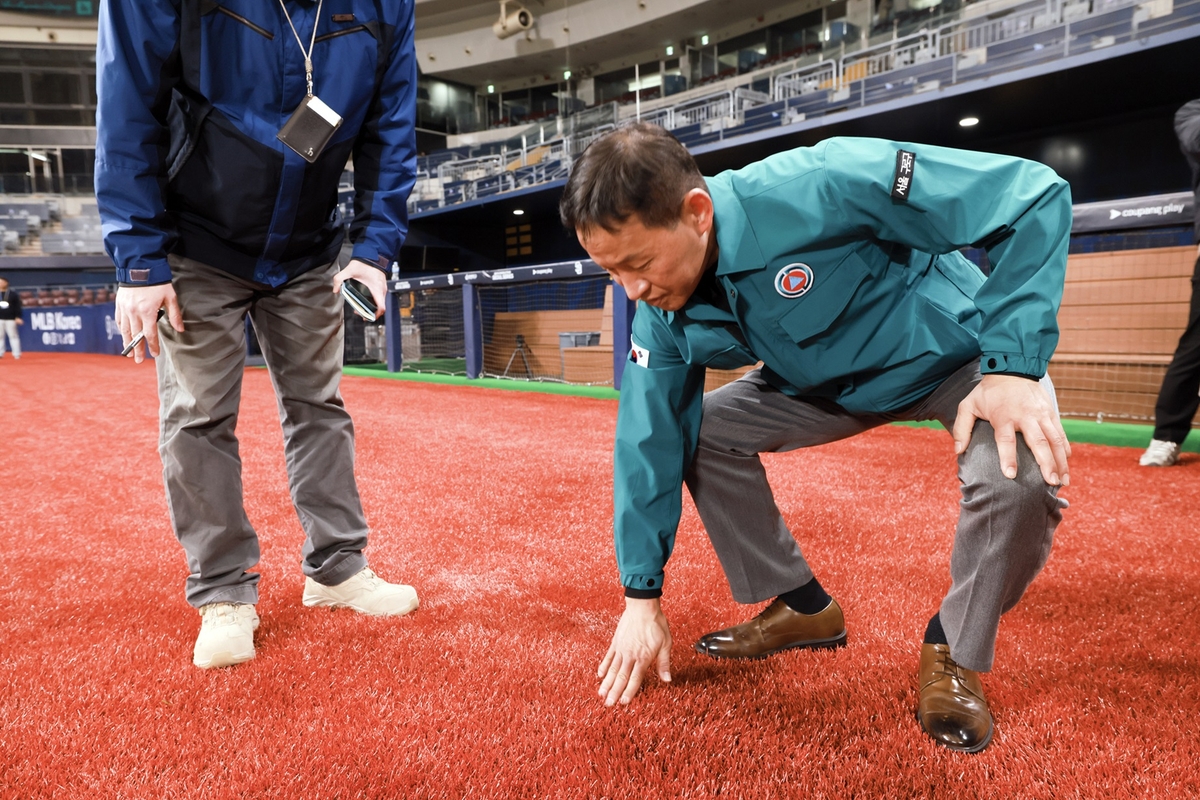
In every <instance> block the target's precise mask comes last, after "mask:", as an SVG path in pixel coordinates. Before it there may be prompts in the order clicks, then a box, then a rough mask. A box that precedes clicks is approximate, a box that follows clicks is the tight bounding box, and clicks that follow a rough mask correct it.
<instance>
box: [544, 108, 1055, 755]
mask: <svg viewBox="0 0 1200 800" xmlns="http://www.w3.org/2000/svg"><path fill="white" fill-rule="evenodd" d="M560 211H561V214H562V218H563V222H564V224H565V225H566V226H567V227H568V228H570V229H573V230H575V231H576V233H577V235H578V236H579V240H580V242H581V243H582V244H583V246H584V247H585V248H586V249H587V250H588V252H589V254H590V255H591V256H592V258H593V259H595V261H596V262H597V263H598V264H600V265H601V266H602V267H604V268H605V269H606V270H608V271H609V273H610V274H611V275H612V276H613V279H614V280H615V281H616V282H617V283H619V284H620V285H621V286H622V287H623V288H624V290H625V292H626V293H627V295H628V296H629V297H630V298H632V299H635V300H640V301H641V302H640V304H639V306H638V313H637V315H636V316H635V319H634V323H633V337H632V338H633V342H632V349H631V353H630V358H629V362H628V366H627V368H626V370H625V373H624V376H623V385H622V388H621V405H620V411H619V415H618V421H617V436H616V447H615V479H614V493H615V513H614V525H615V538H616V551H617V562H618V566H619V568H620V573H621V582H622V584H623V586H624V589H625V597H626V608H625V612H624V614H623V615H622V617H621V620H620V622H619V624H618V626H617V631H616V634H615V635H614V638H613V642H612V646H611V647H610V648H609V651H608V653H607V655H606V656H605V658H604V659H603V661H602V663H601V665H600V670H599V674H598V677H600V678H601V679H602V682H601V686H600V690H599V691H600V695H601V696H602V697H604V698H605V700H606V703H607V704H609V705H612V704H613V703H616V702H617V701H618V700H619V701H620V702H622V703H628V702H629V701H630V700H631V699H632V698H633V696H634V695H635V694H636V693H637V692H638V690H639V688H640V686H641V683H642V681H643V679H644V677H645V674H646V673H647V672H648V671H649V670H651V669H655V670H656V671H657V673H658V675H659V677H660V678H661V679H662V680H663V681H669V680H670V671H669V653H670V648H671V636H670V632H669V630H668V627H667V621H666V618H665V617H664V616H663V613H662V610H661V607H660V605H659V597H660V596H661V594H662V590H663V582H664V567H665V565H666V563H667V559H668V558H669V557H670V554H671V549H672V547H673V544H674V538H675V532H676V528H677V526H678V523H679V516H680V506H681V498H682V485H683V484H684V482H686V483H687V485H688V488H689V490H690V492H691V494H692V497H693V499H694V500H695V502H696V507H697V509H698V511H699V513H700V517H701V519H702V521H703V522H704V526H705V529H706V530H707V533H708V535H709V538H710V539H711V541H712V543H713V547H714V549H715V551H716V553H717V555H718V557H719V559H720V561H721V565H722V568H723V569H724V571H725V575H726V577H727V578H728V580H729V584H730V588H731V590H732V592H733V596H734V599H736V600H737V601H738V602H741V603H758V602H761V601H764V600H768V599H771V598H775V601H774V602H773V603H771V604H770V605H769V606H768V607H767V608H766V609H765V610H764V611H763V612H762V613H761V614H759V615H758V616H757V617H755V618H754V619H752V620H750V621H748V622H746V623H743V624H742V625H738V626H735V627H733V628H729V629H727V630H724V631H717V632H715V633H711V634H708V635H707V636H704V637H702V638H701V639H700V641H699V642H697V643H696V649H697V650H698V651H700V652H701V653H704V654H707V655H710V656H713V657H715V658H762V657H764V656H768V655H771V654H773V653H777V652H780V651H782V650H786V649H791V648H806V647H837V646H840V645H842V644H844V643H845V640H846V631H845V624H844V619H843V616H842V611H841V609H840V608H839V606H838V604H837V603H836V602H835V601H834V600H833V599H832V598H831V597H830V596H829V595H828V594H826V592H825V591H824V590H823V589H822V588H821V586H820V584H819V582H818V581H817V579H816V578H815V576H814V575H813V572H812V570H811V569H810V568H809V565H808V564H807V563H806V561H805V560H804V557H803V555H802V554H801V551H800V548H799V546H798V545H797V543H796V540H795V538H794V537H793V536H792V534H791V532H790V531H789V530H788V528H787V526H786V524H785V523H784V521H783V519H782V517H781V515H780V513H779V510H778V508H777V507H776V505H775V502H774V499H773V497H772V495H771V489H770V487H769V486H768V484H767V480H766V475H765V472H764V471H763V467H762V464H761V462H760V460H759V456H758V454H759V453H762V452H779V451H784V450H791V449H795V448H798V447H808V446H813V445H818V444H823V443H826V442H831V441H834V440H837V439H842V438H846V437H848V436H852V435H854V434H857V433H861V432H862V431H865V430H867V429H869V428H872V427H875V426H878V425H882V424H885V423H887V422H890V421H895V420H930V419H936V420H938V421H940V422H941V423H942V424H943V425H944V426H945V427H946V428H947V429H948V430H950V431H952V434H953V438H954V442H955V452H956V453H957V454H958V477H959V479H960V481H961V483H962V492H963V502H962V508H961V512H960V517H959V523H958V529H957V532H956V534H955V540H954V551H953V554H952V556H951V563H950V574H951V581H952V582H951V587H950V590H949V592H948V593H947V595H946V597H945V598H944V599H943V601H942V603H941V606H940V609H939V610H938V613H935V614H934V615H933V617H932V619H931V620H930V622H929V625H928V628H927V629H926V632H925V637H924V642H923V644H922V647H921V657H920V663H919V667H918V677H919V681H918V682H919V687H920V697H919V699H918V717H919V719H920V722H921V726H922V728H923V729H924V730H925V732H926V733H928V734H929V735H930V736H932V737H933V738H934V739H935V740H936V741H937V742H939V743H940V744H943V745H945V746H947V747H949V748H951V749H954V750H960V751H966V752H977V751H979V750H982V749H983V748H985V747H986V746H987V745H988V744H989V743H990V741H991V739H992V735H993V732H994V726H993V722H992V717H991V714H990V711H989V709H988V706H987V701H986V699H985V698H984V695H983V689H982V685H981V682H980V680H979V676H978V673H979V672H981V671H987V670H990V669H991V667H992V661H993V656H994V647H995V638H996V632H997V628H998V625H999V619H1000V615H1001V614H1002V613H1003V612H1005V611H1007V610H1009V609H1010V608H1012V607H1013V606H1014V605H1015V604H1016V603H1017V601H1018V600H1019V599H1020V597H1021V595H1022V594H1023V593H1024V591H1025V589H1026V588H1027V587H1028V586H1029V584H1030V582H1031V581H1032V580H1033V578H1034V576H1035V575H1036V574H1037V573H1038V571H1039V570H1040V569H1041V567H1042V566H1043V564H1044V563H1045V561H1046V558H1047V556H1048V555H1049V551H1050V545H1051V541H1052V537H1053V532H1054V528H1055V526H1056V525H1057V524H1058V522H1059V520H1060V519H1061V508H1063V507H1065V505H1066V503H1065V502H1064V501H1061V500H1060V499H1059V498H1058V496H1057V495H1058V487H1059V486H1060V485H1066V484H1067V483H1068V480H1069V479H1068V471H1067V459H1068V457H1069V455H1070V445H1069V444H1068V442H1067V439H1066V436H1065V434H1064V433H1063V429H1062V426H1061V424H1060V423H1059V419H1058V412H1057V407H1056V404H1055V400H1054V392H1053V388H1052V387H1051V386H1050V383H1049V381H1048V380H1047V379H1046V378H1045V373H1046V364H1047V362H1048V361H1049V359H1050V356H1051V354H1052V352H1053V351H1054V346H1055V344H1056V343H1057V340H1058V327H1057V324H1056V322H1055V315H1056V312H1057V309H1058V304H1059V300H1060V298H1061V295H1062V288H1063V276H1064V273H1065V268H1066V253H1067V239H1068V234H1069V232H1070V228H1071V199H1070V190H1069V188H1068V187H1067V184H1066V183H1065V182H1064V181H1062V180H1061V179H1060V178H1058V176H1056V175H1055V174H1054V173H1053V172H1052V171H1051V170H1050V169H1048V168H1046V167H1044V166H1042V165H1040V164H1036V163H1033V162H1029V161H1023V160H1020V159H1015V158H1008V157H1003V156H995V155H989V154H984V153H968V152H962V151H955V150H948V149H945V148H938V147H928V146H922V145H912V144H900V143H894V142H886V141H879V140H869V139H831V140H828V141H825V142H822V143H821V144H819V145H817V146H816V147H812V148H801V149H797V150H793V151H789V152H784V153H779V154H777V155H774V156H772V157H770V158H767V159H765V160H764V161H762V162H759V163H756V164H751V165H750V166H748V167H745V168H744V169H741V170H737V171H734V172H726V173H722V174H721V175H718V176H717V177H715V178H709V179H705V178H703V177H701V175H700V172H699V170H698V169H697V167H696V165H695V162H694V161H693V160H692V159H691V156H690V155H688V153H687V151H686V150H685V149H684V148H683V146H682V145H680V144H679V143H678V142H677V141H676V140H675V139H674V138H673V137H671V136H670V134H668V133H666V132H665V131H663V130H662V129H660V128H657V127H655V126H652V125H633V126H629V127H626V128H622V129H620V130H618V131H616V132H614V133H612V134H609V135H608V136H606V137H605V138H603V139H600V140H598V141H597V142H596V143H595V144H593V145H592V146H591V147H590V148H589V149H588V150H587V151H586V152H585V153H584V154H583V156H582V158H581V159H580V160H579V162H577V163H576V165H575V167H574V170H573V172H572V175H571V178H570V180H569V181H568V183H567V186H566V187H565V189H564V194H563V199H562V203H561V206H560ZM969 245H970V246H975V247H982V248H984V249H985V250H986V251H987V254H988V257H989V260H990V263H991V272H990V275H989V276H988V277H985V276H984V275H983V274H982V273H981V272H980V270H979V269H978V268H976V267H975V266H974V265H973V264H972V263H971V262H970V261H968V260H967V259H966V258H964V257H963V256H962V255H961V254H960V253H959V252H958V250H959V249H960V248H963V247H966V246H969ZM756 362H761V364H762V366H761V367H760V368H758V369H755V370H753V371H752V372H750V373H748V374H747V375H746V376H745V377H744V378H742V379H741V380H739V381H735V382H734V383H732V384H729V385H728V386H726V387H723V388H722V389H719V390H717V391H715V392H712V393H710V394H708V395H707V396H705V395H704V394H703V386H704V372H705V368H706V367H714V368H731V367H737V366H741V365H745V364H753V363H756Z"/></svg>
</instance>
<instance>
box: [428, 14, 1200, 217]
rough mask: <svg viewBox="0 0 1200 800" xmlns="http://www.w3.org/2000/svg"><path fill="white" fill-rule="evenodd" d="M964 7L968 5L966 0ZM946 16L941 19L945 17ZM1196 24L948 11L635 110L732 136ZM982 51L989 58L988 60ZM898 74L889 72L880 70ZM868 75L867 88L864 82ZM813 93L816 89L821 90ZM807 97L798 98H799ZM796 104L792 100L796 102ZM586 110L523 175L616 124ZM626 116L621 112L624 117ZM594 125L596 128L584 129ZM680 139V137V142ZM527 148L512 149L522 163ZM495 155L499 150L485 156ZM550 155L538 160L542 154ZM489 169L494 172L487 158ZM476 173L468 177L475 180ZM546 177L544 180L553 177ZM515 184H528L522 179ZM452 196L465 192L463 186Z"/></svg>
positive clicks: (556, 166)
mask: <svg viewBox="0 0 1200 800" xmlns="http://www.w3.org/2000/svg"><path fill="white" fill-rule="evenodd" d="M968 8H969V7H968ZM943 19H945V18H943ZM1197 23H1200V0H1183V2H1179V0H1141V2H1139V0H1031V2H1028V3H1024V4H1021V5H1017V6H1015V7H1011V8H1009V9H1005V10H1004V11H1002V12H998V13H996V14H993V15H989V16H984V17H978V18H974V19H951V20H950V21H947V22H944V23H943V24H941V25H940V26H938V27H936V28H934V29H931V30H920V31H917V32H915V33H912V34H909V35H907V36H903V37H895V38H893V39H890V40H886V41H883V42H878V43H876V44H873V45H871V46H869V47H866V48H862V49H859V50H856V51H853V52H849V53H846V52H843V53H842V54H841V55H840V56H839V57H838V58H836V59H833V58H830V59H824V60H821V61H817V62H815V63H803V62H804V61H806V60H807V58H805V59H799V60H798V61H797V62H795V64H794V65H793V66H791V67H790V68H789V67H788V66H787V65H784V66H783V67H782V68H781V67H775V68H772V71H771V72H769V73H765V72H764V74H763V75H759V76H754V75H753V74H748V75H745V76H742V77H741V78H740V80H741V81H742V83H741V85H734V86H728V87H727V88H725V89H722V90H721V91H717V92H714V93H712V94H707V95H703V96H700V97H695V98H692V99H689V100H686V101H684V102H681V103H677V104H675V105H672V106H666V107H659V108H655V109H651V110H647V111H645V112H643V113H641V114H640V117H639V118H640V119H641V120H642V121H643V122H650V123H653V124H657V125H660V126H662V127H663V128H666V129H667V130H676V129H680V128H684V127H688V126H693V125H698V126H700V134H699V135H700V136H701V137H707V136H708V135H709V134H710V133H715V134H717V135H718V136H719V138H722V139H723V138H725V137H726V136H727V135H736V129H737V128H738V127H739V126H741V125H743V124H744V123H745V120H746V117H745V113H746V111H747V110H749V109H752V108H755V107H759V106H762V105H765V104H768V103H781V102H782V103H785V104H786V108H785V109H783V110H782V111H781V113H780V114H779V115H778V116H779V119H780V123H779V124H787V123H788V122H790V121H794V120H795V119H800V118H803V117H804V114H802V113H800V112H801V111H803V112H806V113H810V114H823V113H826V111H827V110H828V109H830V108H832V105H831V104H836V107H837V108H838V109H841V108H845V102H844V101H845V100H847V99H848V98H850V97H851V96H853V98H854V100H852V101H851V103H852V104H857V105H862V106H865V105H867V104H868V103H869V102H876V101H879V100H881V99H883V98H885V97H894V96H897V95H899V94H903V93H916V92H921V91H927V90H929V89H931V88H936V87H938V86H939V85H941V84H942V83H949V84H955V83H959V82H961V81H963V80H971V79H975V78H977V77H980V76H982V75H986V74H992V73H995V72H997V71H1002V70H1011V69H1016V68H1019V67H1022V66H1027V65H1030V64H1035V63H1041V62H1044V61H1046V60H1048V59H1052V58H1059V57H1065V56H1069V55H1072V54H1076V53H1080V52H1085V51H1090V50H1094V49H1098V48H1102V47H1106V46H1109V45H1112V44H1115V43H1117V42H1124V41H1130V40H1132V39H1134V38H1135V37H1138V36H1142V35H1149V34H1148V33H1146V32H1147V31H1150V32H1161V31H1165V30H1168V29H1170V28H1171V27H1173V26H1177V25H1189V24H1197ZM989 59H991V60H993V61H994V62H995V64H994V65H993V66H991V67H989V65H988V62H989ZM892 74H897V79H895V81H894V82H893V79H891V78H889V77H887V76H889V75H892ZM763 80H767V81H768V82H769V87H770V91H769V92H761V91H756V90H754V89H752V88H751V86H750V84H751V83H754V84H756V85H757V84H760V83H761V82H762V81H763ZM868 83H870V84H871V88H868ZM821 92H824V93H825V94H824V97H822V95H821V94H819V93H821ZM806 97H807V98H808V99H806V100H802V101H798V100H797V98H806ZM797 102H799V103H800V105H799V106H798V107H795V104H796V103H797ZM591 111H592V109H589V110H588V111H587V112H581V113H580V114H577V115H575V116H574V117H568V118H566V120H564V121H559V122H557V123H555V125H556V126H557V127H556V130H561V131H563V134H562V135H561V136H560V137H557V138H555V139H553V140H548V139H545V131H546V127H547V126H542V127H541V128H540V129H539V130H540V131H541V133H540V135H539V139H540V141H539V143H538V144H539V146H544V145H546V144H549V145H551V147H552V150H553V154H550V153H547V154H546V155H545V156H544V157H543V159H542V166H541V168H540V169H538V170H533V171H530V173H529V175H530V176H531V178H530V179H532V176H537V175H555V176H561V175H562V174H565V172H566V171H568V170H569V168H570V164H571V162H572V160H573V159H574V158H576V157H578V156H579V154H580V153H582V152H583V150H584V148H586V147H587V145H588V144H590V143H591V142H592V141H594V140H595V139H597V138H599V137H600V136H602V135H603V134H604V133H607V132H608V131H610V130H612V129H614V128H615V127H617V126H619V125H620V124H623V122H622V121H619V120H618V116H619V113H618V109H617V105H616V104H615V103H609V104H606V105H605V106H603V107H602V108H601V110H599V111H596V112H595V113H593V114H591V115H590V116H584V115H586V114H589V112H591ZM628 121H631V120H626V121H625V122H628ZM589 126H594V127H589ZM685 143H686V142H685ZM529 149H530V148H529V147H528V146H525V144H524V143H523V146H522V148H521V150H520V154H521V155H520V158H521V163H522V164H524V163H525V158H526V154H527V152H528V151H529ZM488 158H489V157H482V158H478V159H460V160H458V161H453V162H448V163H447V164H442V165H441V166H439V167H438V174H439V177H440V176H442V174H443V168H448V169H454V170H457V172H456V174H460V175H466V174H467V168H466V167H459V166H454V167H450V165H465V164H467V163H468V162H472V161H475V162H480V161H485V160H486V159H488ZM490 158H493V159H494V158H497V157H490ZM547 161H549V162H551V163H550V164H546V163H545V162H547ZM488 163H490V164H492V166H491V167H489V169H491V170H496V171H498V170H500V169H503V166H502V165H501V166H497V165H496V162H495V161H492V162H488ZM479 177H482V176H478V175H477V176H476V180H478V178H479ZM554 179H555V178H552V177H548V178H546V180H554ZM519 185H521V186H525V185H532V184H530V183H529V182H528V181H527V180H526V179H522V180H520V181H519ZM462 194H463V196H462V197H461V199H459V200H456V202H461V200H465V199H474V194H473V192H472V193H471V197H466V194H468V192H467V191H463V192H462Z"/></svg>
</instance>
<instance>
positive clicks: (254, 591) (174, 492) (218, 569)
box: [154, 257, 259, 668]
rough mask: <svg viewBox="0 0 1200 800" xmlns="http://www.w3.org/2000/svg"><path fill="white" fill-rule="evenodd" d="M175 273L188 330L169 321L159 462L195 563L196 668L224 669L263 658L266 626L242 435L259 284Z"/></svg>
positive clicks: (217, 274)
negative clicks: (251, 320) (258, 653)
mask: <svg viewBox="0 0 1200 800" xmlns="http://www.w3.org/2000/svg"><path fill="white" fill-rule="evenodd" d="M171 269H172V272H173V274H174V277H173V280H172V283H173V284H174V287H175V292H176V294H177V295H178V297H179V302H180V306H181V307H182V309H183V318H184V327H185V332H184V333H179V332H177V331H175V330H174V329H173V328H171V326H170V325H168V324H167V321H166V320H165V319H164V320H161V321H160V323H159V337H160V342H161V348H162V350H161V354H160V356H159V357H158V358H157V359H155V362H154V363H155V367H156V369H157V371H158V392H159V402H160V411H159V417H160V438H159V454H160V455H161V456H162V462H163V482H164V484H165V486H166V491H167V507H168V509H169V511H170V514H171V524H172V526H173V527H174V529H175V536H176V537H177V538H178V539H179V543H180V544H181V545H182V546H183V549H184V552H185V553H186V555H187V563H188V571H189V573H190V574H189V576H188V579H187V589H186V594H187V601H188V603H190V604H191V605H192V606H194V607H195V608H197V609H198V610H199V611H200V616H201V620H202V621H201V626H200V633H199V635H198V636H197V639H196V645H195V648H194V650H193V653H192V661H193V663H194V664H195V665H196V666H198V667H201V668H209V667H224V666H231V665H233V664H239V663H241V662H243V661H248V660H250V659H252V658H254V652H255V651H254V630H255V629H256V628H257V627H258V616H257V614H256V613H255V610H254V606H255V604H256V603H257V602H258V579H259V576H258V575H257V574H256V573H253V572H251V571H250V569H251V568H252V567H253V566H254V565H255V564H257V563H258V560H259V545H258V535H257V534H256V533H255V531H254V528H253V527H251V525H250V520H249V519H248V518H247V517H246V511H245V508H244V506H243V504H242V462H241V458H240V456H239V453H238V441H237V437H236V435H235V432H234V431H235V428H236V427H237V419H238V407H239V405H240V402H241V391H242V376H243V373H244V371H245V362H246V328H245V318H246V314H247V312H248V310H249V308H250V304H251V301H252V299H253V297H254V294H255V286H254V284H251V283H248V282H246V281H242V280H239V279H238V278H235V277H233V276H231V275H229V274H228V273H226V272H223V271H221V270H218V269H216V268H214V267H210V266H206V265H204V264H200V263H199V262H196V261H192V260H191V259H184V258H177V257H171Z"/></svg>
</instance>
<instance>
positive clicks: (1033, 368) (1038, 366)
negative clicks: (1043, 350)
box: [979, 353, 1046, 380]
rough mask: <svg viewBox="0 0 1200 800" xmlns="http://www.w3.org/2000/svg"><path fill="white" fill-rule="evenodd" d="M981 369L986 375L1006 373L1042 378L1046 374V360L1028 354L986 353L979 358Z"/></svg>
mask: <svg viewBox="0 0 1200 800" xmlns="http://www.w3.org/2000/svg"><path fill="white" fill-rule="evenodd" d="M979 371H980V372H981V373H983V374H984V375H991V374H993V373H1002V374H1006V375H1023V376H1025V377H1027V378H1033V379H1034V380H1040V379H1041V377H1042V376H1043V375H1045V374H1046V362H1045V361H1044V360H1042V359H1040V358H1029V357H1027V356H1017V355H1007V354H1004V353H984V354H983V356H982V357H980V359H979Z"/></svg>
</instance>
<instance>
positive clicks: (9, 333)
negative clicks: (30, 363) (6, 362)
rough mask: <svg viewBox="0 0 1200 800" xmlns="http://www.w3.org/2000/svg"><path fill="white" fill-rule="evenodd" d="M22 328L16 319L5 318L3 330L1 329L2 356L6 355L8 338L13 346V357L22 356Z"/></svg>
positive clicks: (0, 352) (0, 346)
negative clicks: (5, 345)
mask: <svg viewBox="0 0 1200 800" xmlns="http://www.w3.org/2000/svg"><path fill="white" fill-rule="evenodd" d="M20 333H21V331H20V329H19V327H18V326H17V321H16V320H15V319H6V320H4V325H3V330H0V356H3V355H4V340H5V338H7V339H8V341H9V344H10V345H11V347H12V354H13V358H17V359H19V358H20V357H21V336H20Z"/></svg>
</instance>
